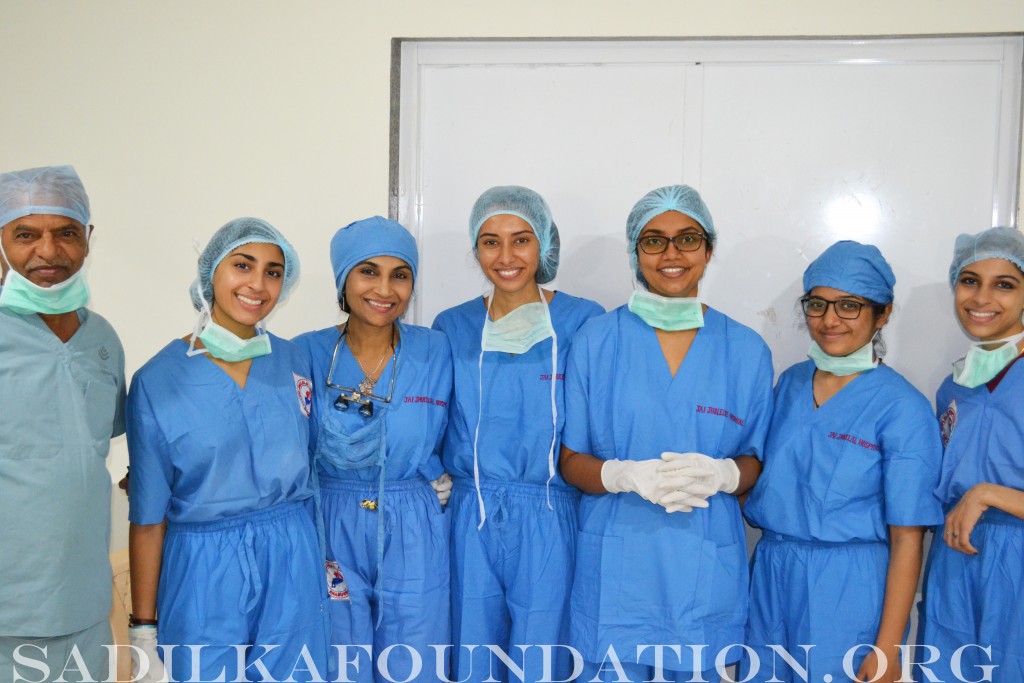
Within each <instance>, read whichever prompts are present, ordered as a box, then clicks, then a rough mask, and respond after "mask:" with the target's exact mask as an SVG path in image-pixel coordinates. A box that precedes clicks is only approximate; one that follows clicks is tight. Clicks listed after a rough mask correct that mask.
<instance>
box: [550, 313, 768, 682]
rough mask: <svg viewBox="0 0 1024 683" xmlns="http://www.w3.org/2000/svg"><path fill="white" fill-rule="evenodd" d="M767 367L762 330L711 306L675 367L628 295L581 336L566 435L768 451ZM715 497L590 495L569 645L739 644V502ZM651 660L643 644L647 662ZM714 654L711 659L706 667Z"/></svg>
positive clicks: (609, 446)
mask: <svg viewBox="0 0 1024 683" xmlns="http://www.w3.org/2000/svg"><path fill="white" fill-rule="evenodd" d="M772 377H773V370H772V362H771V353H770V351H769V350H768V347H767V346H766V345H765V343H764V341H763V340H762V339H761V337H759V336H758V335H757V333H756V332H754V331H753V330H751V329H750V328H748V327H745V326H743V325H741V324H739V323H737V322H735V321H734V320H732V319H730V318H728V317H726V316H724V315H722V314H721V313H719V312H718V311H716V310H715V309H713V308H708V309H707V312H706V313H705V315H704V327H703V328H701V329H700V330H699V331H698V332H697V334H696V337H695V338H694V341H693V344H692V346H691V347H690V350H689V352H688V353H687V355H686V358H685V359H684V360H683V363H682V365H681V366H680V367H679V369H678V371H677V372H676V375H675V377H673V376H672V375H671V373H670V372H669V368H668V364H667V363H666V361H665V357H664V355H663V354H662V351H661V347H660V345H659V344H658V339H657V336H656V333H655V330H654V329H653V328H652V327H650V326H649V325H647V324H646V323H645V322H643V321H642V320H641V319H640V318H639V317H637V316H636V315H635V314H633V313H632V312H630V311H629V310H628V308H627V307H625V306H622V307H620V308H617V309H615V310H614V311H612V312H610V313H607V314H605V315H602V316H599V317H597V318H594V319H593V320H591V321H589V322H587V323H586V324H585V325H583V327H581V328H580V331H579V332H578V333H577V335H576V337H575V339H574V340H573V348H572V350H571V351H570V354H569V368H568V371H567V373H566V378H567V379H566V386H565V403H566V418H565V429H564V430H563V433H562V442H563V443H564V444H565V446H567V447H568V448H570V449H572V450H574V451H577V452H581V453H590V454H592V455H594V456H596V457H598V458H602V459H610V458H618V459H623V460H649V459H656V458H660V457H661V453H662V452H663V451H676V452H687V451H696V452H699V453H704V454H705V455H708V456H710V457H713V458H729V457H736V456H740V455H753V456H756V457H758V458H760V457H761V455H762V453H763V451H764V442H765V437H766V434H767V431H768V423H769V420H770V419H771V411H772ZM708 502H709V503H710V506H709V507H708V508H706V509H695V510H693V511H692V512H690V513H676V514H668V513H666V511H665V510H664V508H662V507H660V506H657V505H654V504H652V503H649V502H648V501H646V500H644V499H642V498H641V497H640V496H638V495H635V494H631V493H629V494H618V495H612V494H604V495H584V496H583V498H582V501H581V503H580V514H579V528H580V534H579V540H578V546H577V548H578V551H577V556H576V577H575V583H574V586H573V591H572V600H571V610H572V643H571V644H572V645H573V646H575V647H576V648H577V649H578V650H580V652H581V653H582V655H583V657H584V659H586V660H587V661H593V662H600V661H601V660H602V657H603V656H604V653H605V652H606V651H607V647H608V645H614V646H615V648H616V651H617V652H618V653H620V655H621V653H628V654H629V656H630V657H633V656H634V653H635V652H636V646H638V645H649V644H651V643H684V644H707V645H708V650H707V651H706V652H705V656H707V652H710V653H711V655H710V657H712V658H713V657H714V654H715V653H717V652H718V651H719V650H721V649H722V648H724V647H726V646H728V645H730V644H733V643H742V642H744V641H743V637H744V626H745V622H746V613H747V568H746V566H747V553H746V542H745V537H744V530H743V520H742V518H741V516H740V508H739V503H738V501H737V499H736V497H735V496H732V495H729V494H716V495H714V496H712V497H711V498H710V499H709V500H708ZM684 650H685V648H684ZM653 658H654V654H653V652H652V649H651V648H648V649H647V651H646V652H645V654H644V655H643V656H642V657H641V662H640V663H643V664H650V665H653V664H654V659H653ZM665 666H666V668H669V669H672V668H673V666H672V665H671V664H669V663H667V662H666V664H665ZM710 666H713V659H707V660H706V661H704V662H702V663H699V666H698V668H700V669H707V668H710ZM675 668H679V669H682V670H689V666H688V665H687V666H677V667H675Z"/></svg>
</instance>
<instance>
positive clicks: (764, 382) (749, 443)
mask: <svg viewBox="0 0 1024 683" xmlns="http://www.w3.org/2000/svg"><path fill="white" fill-rule="evenodd" d="M774 376H775V370H774V368H773V367H772V353H771V351H770V350H769V349H768V347H767V346H762V348H761V358H760V360H759V361H758V365H757V371H756V374H755V375H754V377H752V378H751V383H750V392H751V403H750V406H751V407H750V413H749V416H750V417H749V418H748V420H747V433H746V438H745V445H744V447H743V448H741V449H740V451H739V452H738V453H737V454H736V455H737V456H739V455H752V456H754V457H755V458H757V459H758V460H760V461H762V462H764V444H765V441H766V440H767V439H768V427H769V426H770V425H771V421H772V411H773V410H774V408H775V398H774V391H773V390H772V379H773V378H774Z"/></svg>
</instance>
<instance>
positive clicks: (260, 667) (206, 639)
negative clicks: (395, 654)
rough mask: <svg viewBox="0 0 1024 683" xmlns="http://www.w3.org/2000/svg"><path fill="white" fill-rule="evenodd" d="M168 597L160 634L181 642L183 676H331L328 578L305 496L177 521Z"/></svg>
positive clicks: (169, 542) (170, 528)
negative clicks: (218, 516)
mask: <svg viewBox="0 0 1024 683" xmlns="http://www.w3.org/2000/svg"><path fill="white" fill-rule="evenodd" d="M158 596H159V597H158V613H159V618H160V626H159V635H158V638H159V641H160V645H162V646H165V647H166V646H169V645H175V646H177V647H175V648H174V649H173V650H172V651H171V658H172V659H171V662H172V664H173V668H172V674H173V676H174V678H175V679H177V680H183V681H186V680H195V679H198V680H202V681H212V680H215V679H217V678H218V677H219V676H221V675H223V676H225V677H226V680H228V681H233V680H239V679H240V680H249V681H258V680H264V679H265V678H266V674H269V675H270V677H271V678H273V679H274V680H277V681H283V680H285V679H288V678H289V677H291V678H292V679H294V680H297V681H306V680H311V679H316V678H318V677H319V678H324V677H326V676H327V632H326V619H325V608H324V607H323V604H322V602H323V600H324V599H325V596H326V575H325V573H324V567H323V561H322V560H321V559H320V550H319V544H318V542H317V537H316V528H315V526H314V524H313V520H312V519H310V516H309V513H308V511H307V510H306V506H305V504H304V503H302V502H293V503H283V504H281V505H276V506H274V507H272V508H268V509H265V510H260V511H257V512H251V513H247V514H244V515H238V516H235V517H232V518H230V519H226V520H220V521H215V522H204V523H193V524H181V523H171V522H168V524H167V535H166V537H165V539H164V553H163V568H162V571H161V572H160V588H159V593H158ZM188 645H193V646H202V647H201V648H198V647H196V648H188V647H185V646H188ZM270 645H277V646H278V647H277V648H274V649H271V650H269V651H268V650H267V646H270ZM303 650H305V652H304V651H303ZM306 653H308V655H307V654H306ZM161 654H163V656H164V658H165V662H166V657H167V655H166V651H164V652H162V653H161ZM310 664H312V665H313V666H314V667H315V668H316V671H313V672H311V671H309V667H310ZM240 665H241V666H240ZM193 667H195V671H193ZM242 667H244V669H245V671H244V672H242V673H241V674H240V673H239V671H238V669H239V668H242ZM222 671H223V672H224V673H223V674H222V673H221V672H222ZM195 674H198V676H196V675H195ZM221 680H224V679H221Z"/></svg>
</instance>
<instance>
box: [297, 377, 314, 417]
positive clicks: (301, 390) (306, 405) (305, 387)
mask: <svg viewBox="0 0 1024 683" xmlns="http://www.w3.org/2000/svg"><path fill="white" fill-rule="evenodd" d="M292 377H293V378H295V393H296V394H297V396H298V399H299V409H300V410H302V414H303V415H305V416H306V417H309V413H310V412H311V411H312V410H313V383H312V382H310V381H309V380H308V379H306V378H305V377H303V376H302V375H296V374H295V373H294V372H293V373H292Z"/></svg>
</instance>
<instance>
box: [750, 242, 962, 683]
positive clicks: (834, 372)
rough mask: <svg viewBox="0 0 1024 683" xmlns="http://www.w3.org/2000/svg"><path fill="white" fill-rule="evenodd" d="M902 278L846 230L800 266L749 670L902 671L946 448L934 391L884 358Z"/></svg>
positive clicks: (763, 677)
mask: <svg viewBox="0 0 1024 683" xmlns="http://www.w3.org/2000/svg"><path fill="white" fill-rule="evenodd" d="M895 283H896V278H895V276H894V275H893V272H892V269H891V268H890V267H889V264H888V263H887V262H886V261H885V259H884V258H883V257H882V254H881V252H880V251H879V250H878V249H877V248H875V247H873V246H871V245H865V244H859V243H857V242H852V241H843V242H837V243H836V244H833V245H832V246H831V247H829V248H828V249H826V250H825V252H824V253H823V254H822V255H821V256H819V257H818V258H817V259H815V261H814V262H813V263H811V265H810V266H808V267H807V270H806V271H804V276H803V288H804V296H803V298H801V299H800V302H801V305H802V307H803V311H804V315H805V322H806V325H807V331H808V332H809V333H810V336H811V348H810V351H809V352H808V356H809V357H810V360H805V361H803V362H801V363H797V364H796V365H794V366H793V367H791V368H789V369H788V370H786V371H785V372H784V373H783V374H782V376H781V377H780V378H779V382H778V384H777V386H776V387H775V411H774V414H773V417H772V422H771V427H770V428H769V431H768V442H767V444H766V445H765V454H764V472H763V473H762V474H761V478H760V479H758V481H757V485H756V486H755V487H754V490H753V492H752V493H751V494H750V499H749V501H748V502H747V505H746V508H745V510H744V512H745V514H746V516H747V519H748V520H750V522H751V523H752V524H753V525H755V526H758V527H760V528H761V529H762V530H763V535H762V537H761V540H760V542H759V543H758V545H757V549H756V551H755V554H754V560H753V570H752V575H751V586H750V627H749V632H748V636H747V644H748V645H749V646H750V647H751V648H752V649H753V651H754V652H755V653H756V655H757V657H756V659H755V658H754V657H753V656H752V657H750V658H749V659H748V660H747V661H746V662H745V664H744V669H746V670H747V672H748V673H749V675H750V680H752V681H769V680H771V681H787V682H788V681H792V682H796V681H805V680H813V681H821V680H825V677H827V676H831V680H835V681H840V680H849V678H850V676H853V675H854V674H855V675H856V680H859V681H864V680H868V681H885V682H887V683H891V682H892V681H895V680H898V679H899V678H900V661H899V658H900V652H899V649H898V648H899V645H901V644H902V643H903V641H904V638H905V635H906V631H907V626H908V623H909V617H910V610H911V607H912V606H913V603H914V594H915V592H916V591H917V581H918V578H919V576H920V572H921V560H922V552H923V551H922V544H923V538H924V531H925V527H926V526H931V525H933V524H936V523H938V522H940V521H941V520H942V512H941V509H940V508H939V503H938V500H937V499H936V498H935V496H934V495H933V494H932V492H933V490H934V489H935V485H936V483H937V482H938V475H939V462H940V460H941V457H942V456H941V445H940V442H939V433H938V427H937V425H936V424H935V419H934V416H933V415H932V410H931V405H930V404H929V403H928V400H927V399H926V398H925V397H924V396H922V395H921V393H920V392H918V391H917V390H916V389H915V388H914V387H913V386H911V384H910V383H909V382H907V381H906V380H905V379H903V377H901V376H900V375H899V374H898V373H897V372H896V371H895V370H893V369H891V368H890V367H888V366H886V365H882V364H880V361H881V353H880V351H881V349H882V348H884V347H883V346H882V345H881V341H880V338H879V335H880V334H881V331H882V328H883V327H884V326H885V324H886V323H887V322H888V320H889V316H890V314H891V313H892V301H893V287H894V286H895ZM861 644H863V645H861ZM768 645H776V646H782V647H783V648H785V650H786V651H787V652H788V653H789V654H790V655H792V656H793V658H794V659H795V660H796V662H798V667H799V669H802V670H794V669H793V668H791V667H790V666H788V665H787V664H786V663H785V662H784V660H783V659H782V658H781V657H780V656H779V655H778V654H775V653H773V651H772V650H771V649H769V648H768ZM870 645H874V648H875V649H871V648H870V647H869V646H870ZM802 646H813V647H812V648H811V649H810V650H809V651H808V652H805V651H804V649H802ZM858 646H860V647H858ZM844 658H847V659H846V660H845V661H844Z"/></svg>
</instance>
